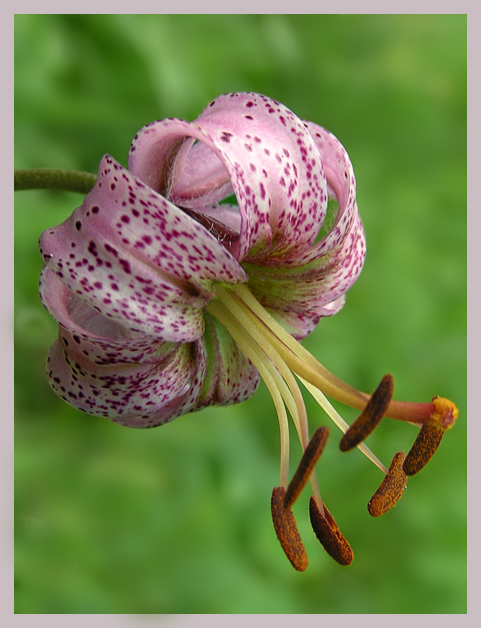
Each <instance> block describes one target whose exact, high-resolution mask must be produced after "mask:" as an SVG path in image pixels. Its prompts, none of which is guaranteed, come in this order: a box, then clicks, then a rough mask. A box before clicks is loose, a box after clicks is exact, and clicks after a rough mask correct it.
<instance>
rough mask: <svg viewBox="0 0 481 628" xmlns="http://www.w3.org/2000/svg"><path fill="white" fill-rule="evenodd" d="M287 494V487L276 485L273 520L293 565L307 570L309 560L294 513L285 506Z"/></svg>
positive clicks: (272, 506)
mask: <svg viewBox="0 0 481 628" xmlns="http://www.w3.org/2000/svg"><path fill="white" fill-rule="evenodd" d="M285 495H286V489H285V488H284V487H282V486H276V487H274V489H273V491H272V497H271V512H272V521H273V522H274V528H275V531H276V534H277V538H278V539H279V543H280V544H281V546H282V549H283V550H284V553H285V555H286V556H287V558H288V559H289V561H290V563H291V565H292V566H293V567H294V569H297V571H305V570H306V569H307V565H308V564H309V561H308V559H307V554H306V550H305V547H304V543H303V542H302V540H301V537H300V534H299V530H298V529H297V524H296V520H295V518H294V513H293V512H292V510H291V509H290V508H284V498H285Z"/></svg>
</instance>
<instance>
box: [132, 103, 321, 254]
mask: <svg viewBox="0 0 481 628" xmlns="http://www.w3.org/2000/svg"><path fill="white" fill-rule="evenodd" d="M195 140H198V144H194V141H195ZM129 169H130V170H131V171H132V172H133V173H134V174H136V175H137V176H138V177H139V178H140V179H142V180H143V181H145V182H146V183H147V184H148V185H150V186H152V187H153V188H154V189H156V190H158V191H160V192H161V193H163V194H165V195H167V196H168V197H169V198H170V199H172V200H173V201H174V202H175V203H176V204H178V205H181V206H185V207H193V208H195V209H196V210H199V211H200V210H201V209H202V207H203V206H206V205H209V206H211V205H212V203H215V202H218V201H220V200H222V198H224V196H225V195H226V194H227V193H229V191H230V190H231V189H233V190H234V192H235V194H236V197H237V201H238V205H239V213H240V218H241V226H240V239H239V249H238V252H237V258H238V259H239V261H243V260H247V259H248V260H249V261H251V262H256V263H262V264H263V265H278V264H280V263H284V262H285V261H286V260H287V259H295V258H296V256H297V255H298V254H299V253H300V252H303V251H305V250H306V249H307V248H308V246H309V245H310V244H312V242H313V241H314V240H315V238H316V235H317V233H318V231H319V228H320V226H321V224H322V221H323V219H324V216H325V214H326V209H327V184H326V178H325V175H324V171H323V168H322V163H321V158H320V154H319V151H318V150H317V148H316V145H315V143H314V140H313V138H312V137H311V135H310V133H309V132H308V130H307V129H306V126H305V125H304V123H303V122H302V121H301V120H300V119H299V118H298V117H297V116H295V115H294V114H293V113H292V112H291V111H290V110H289V109H287V107H285V106H284V105H281V104H279V103H278V102H276V101H274V100H272V99H270V98H266V97H265V96H261V95H259V94H252V93H240V94H226V95H223V96H220V97H219V98H216V99H215V100H214V101H212V102H211V103H210V105H209V106H208V107H206V109H205V110H204V111H203V112H202V113H201V115H200V116H199V117H198V118H197V120H196V121H195V122H192V123H188V122H185V121H183V120H177V119H167V120H161V121H159V122H155V123H153V124H150V125H147V126H146V127H144V128H143V129H142V130H141V131H140V132H139V133H138V134H137V136H136V138H135V139H134V141H133V143H132V147H131V152H130V156H129ZM229 182H230V183H229Z"/></svg>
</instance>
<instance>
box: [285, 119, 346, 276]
mask: <svg viewBox="0 0 481 628" xmlns="http://www.w3.org/2000/svg"><path fill="white" fill-rule="evenodd" d="M305 126H306V128H307V129H308V131H309V132H310V134H311V136H312V138H313V139H314V142H315V143H316V147H317V149H318V150H319V154H320V156H321V160H322V165H323V168H324V172H325V174H326V178H327V184H328V191H329V195H330V196H332V197H333V198H335V199H336V201H337V202H338V205H339V209H338V212H337V216H336V219H335V221H334V224H333V225H332V227H331V229H330V231H329V233H328V234H327V235H325V236H324V237H323V238H322V239H321V240H319V242H317V243H316V244H314V245H313V246H311V247H310V248H309V249H307V250H306V251H304V252H303V253H300V254H299V255H298V256H297V258H296V259H295V260H293V259H290V260H285V266H303V265H304V264H309V263H310V262H312V261H314V260H317V259H318V258H320V257H321V256H323V255H325V254H326V253H328V252H329V251H330V250H331V249H332V248H334V247H336V246H338V245H339V243H341V242H342V241H343V240H344V238H345V237H346V235H347V234H348V233H349V231H350V230H351V229H352V226H353V223H354V221H355V220H356V216H357V206H356V180H355V177H354V171H353V168H352V164H351V160H350V159H349V155H348V154H347V152H346V151H345V149H344V147H343V146H342V144H341V143H340V142H339V140H338V139H337V138H336V137H334V135H333V134H332V133H330V132H329V131H327V130H326V129H323V128H322V127H320V126H318V125H317V124H314V123H313V122H305Z"/></svg>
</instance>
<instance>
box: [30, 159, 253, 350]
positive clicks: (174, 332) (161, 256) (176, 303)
mask: <svg viewBox="0 0 481 628" xmlns="http://www.w3.org/2000/svg"><path fill="white" fill-rule="evenodd" d="M40 249H41V253H42V255H43V257H44V260H45V262H46V264H47V266H48V267H49V268H51V269H52V270H53V271H54V272H55V273H56V275H57V276H58V277H59V278H60V279H61V281H62V282H63V283H65V285H66V286H68V287H69V289H70V290H72V292H74V293H75V294H77V295H78V296H79V297H80V298H81V299H83V300H85V301H86V302H87V303H88V304H89V305H90V306H91V307H93V308H94V309H96V310H97V311H98V312H100V313H101V314H102V315H104V316H106V317H109V318H112V319H113V320H115V321H117V322H118V323H120V325H121V326H122V327H127V328H128V329H131V330H132V331H138V332H143V333H146V334H149V335H152V336H156V337H158V338H161V339H163V340H167V341H174V342H188V341H192V340H195V339H197V338H199V337H200V336H201V335H202V333H203V329H204V322H203V313H202V308H203V306H204V305H205V304H206V303H208V302H209V301H210V300H211V298H212V296H213V289H212V286H213V283H215V282H220V281H225V282H227V283H239V282H245V281H246V280H247V276H246V275H245V273H244V271H243V270H242V268H241V267H240V266H239V264H238V263H237V262H236V260H235V259H234V257H232V255H231V254H230V253H229V252H228V251H227V249H226V248H225V247H224V246H222V244H221V243H220V242H219V241H218V240H217V238H216V237H215V236H214V235H212V234H211V233H209V232H208V231H207V230H206V229H205V228H204V227H203V226H202V225H200V224H199V223H198V222H197V221H196V220H194V219H193V218H191V217H190V216H188V215H187V214H185V213H184V212H183V211H182V210H180V209H179V208H177V207H176V206H175V205H173V204H172V203H170V202H169V201H167V200H165V199H164V198H162V197H161V196H160V195H159V194H157V193H156V192H154V191H153V190H151V189H150V188H148V187H147V186H146V185H144V184H143V183H142V182H141V181H140V180H139V179H137V178H136V177H134V176H133V175H132V174H131V173H130V172H128V171H127V170H126V169H125V168H122V166H120V165H119V164H118V163H117V162H116V161H115V160H114V159H112V158H111V157H109V156H106V157H104V158H103V159H102V162H101V165H100V170H99V176H98V179H97V182H96V184H95V186H94V188H93V190H92V191H91V192H90V193H89V194H88V195H87V196H86V198H85V200H84V202H83V204H82V206H81V207H79V208H77V209H76V210H75V211H74V213H73V214H72V215H71V216H70V217H69V218H68V219H67V220H66V221H65V222H64V223H62V224H61V225H59V226H58V227H54V228H52V229H49V230H47V231H45V232H44V233H43V234H42V236H41V239H40Z"/></svg>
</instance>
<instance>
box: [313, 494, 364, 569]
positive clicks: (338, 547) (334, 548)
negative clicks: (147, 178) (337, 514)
mask: <svg viewBox="0 0 481 628" xmlns="http://www.w3.org/2000/svg"><path fill="white" fill-rule="evenodd" d="M322 506H323V509H324V516H323V515H322V513H321V511H320V510H319V506H318V505H317V503H316V500H315V499H314V497H311V499H310V501H309V515H310V518H311V525H312V529H313V530H314V532H315V533H316V536H317V538H318V540H319V542H320V543H321V545H322V546H323V548H324V549H325V550H326V552H327V553H328V554H329V556H330V557H331V558H333V559H334V560H335V561H336V562H338V563H339V564H340V565H350V564H351V563H352V561H353V559H354V553H353V551H352V549H351V546H350V545H349V543H348V541H347V540H346V538H345V537H344V535H343V534H342V532H341V531H340V529H339V527H338V525H337V523H336V522H335V521H334V519H333V517H332V515H331V513H330V512H329V510H328V509H327V507H326V504H324V503H323V504H322Z"/></svg>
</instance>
